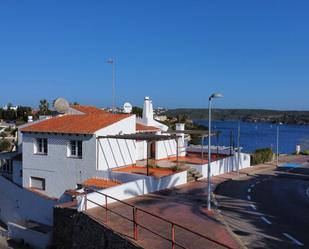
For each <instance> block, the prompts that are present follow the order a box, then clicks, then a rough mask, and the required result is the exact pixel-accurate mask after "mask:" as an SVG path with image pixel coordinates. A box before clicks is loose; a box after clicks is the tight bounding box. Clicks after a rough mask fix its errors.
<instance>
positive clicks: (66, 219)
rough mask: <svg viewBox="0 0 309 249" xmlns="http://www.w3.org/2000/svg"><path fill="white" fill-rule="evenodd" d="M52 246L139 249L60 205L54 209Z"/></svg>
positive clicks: (92, 248) (69, 248) (102, 226)
mask: <svg viewBox="0 0 309 249" xmlns="http://www.w3.org/2000/svg"><path fill="white" fill-rule="evenodd" d="M53 248H57V249H71V248H72V249H88V248H89V249H90V248H91V249H99V248H100V249H141V247H139V246H137V245H134V244H133V242H131V241H129V240H127V239H125V238H124V237H122V236H121V235H119V234H117V233H116V232H114V231H112V230H110V229H109V228H107V227H105V226H104V225H102V224H100V223H98V222H96V221H95V220H93V219H91V218H90V217H89V216H87V215H86V214H84V213H82V212H77V211H76V210H75V209H70V208H60V207H58V208H55V209H54V237H53Z"/></svg>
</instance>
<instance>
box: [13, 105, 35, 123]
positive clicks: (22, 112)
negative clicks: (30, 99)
mask: <svg viewBox="0 0 309 249" xmlns="http://www.w3.org/2000/svg"><path fill="white" fill-rule="evenodd" d="M16 112H17V120H19V121H24V122H27V120H28V116H30V115H32V113H31V112H32V109H31V107H27V106H19V107H18V108H17V111H16Z"/></svg>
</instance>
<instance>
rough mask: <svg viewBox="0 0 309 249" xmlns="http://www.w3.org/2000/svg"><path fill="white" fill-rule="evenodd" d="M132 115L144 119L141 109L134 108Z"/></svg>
mask: <svg viewBox="0 0 309 249" xmlns="http://www.w3.org/2000/svg"><path fill="white" fill-rule="evenodd" d="M132 114H135V115H136V117H142V116H143V108H140V107H138V106H133V107H132Z"/></svg>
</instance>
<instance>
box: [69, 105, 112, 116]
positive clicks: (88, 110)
mask: <svg viewBox="0 0 309 249" xmlns="http://www.w3.org/2000/svg"><path fill="white" fill-rule="evenodd" d="M71 108H73V109H75V110H77V111H80V112H83V113H85V114H103V113H108V112H107V111H104V110H102V109H99V108H97V107H95V106H88V105H72V106H71Z"/></svg>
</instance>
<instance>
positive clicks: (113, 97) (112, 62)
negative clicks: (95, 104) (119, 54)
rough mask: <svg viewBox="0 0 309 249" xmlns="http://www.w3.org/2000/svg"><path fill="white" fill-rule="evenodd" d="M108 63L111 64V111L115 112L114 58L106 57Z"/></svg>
mask: <svg viewBox="0 0 309 249" xmlns="http://www.w3.org/2000/svg"><path fill="white" fill-rule="evenodd" d="M107 63H108V64H111V65H112V99H113V100H112V101H113V113H115V60H114V59H108V60H107Z"/></svg>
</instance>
